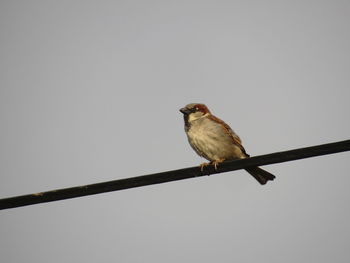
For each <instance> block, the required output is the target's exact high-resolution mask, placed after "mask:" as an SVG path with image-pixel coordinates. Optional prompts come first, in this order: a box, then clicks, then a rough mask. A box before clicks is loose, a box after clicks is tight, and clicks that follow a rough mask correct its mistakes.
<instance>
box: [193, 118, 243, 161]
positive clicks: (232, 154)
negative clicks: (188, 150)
mask: <svg viewBox="0 0 350 263" xmlns="http://www.w3.org/2000/svg"><path fill="white" fill-rule="evenodd" d="M187 137H188V141H189V143H190V145H191V146H192V148H193V149H194V150H195V151H196V152H197V154H198V155H200V156H202V157H204V158H206V159H207V160H210V161H213V160H220V159H225V160H228V159H236V158H241V157H242V156H243V155H244V154H243V153H242V151H241V148H240V147H238V146H237V145H235V144H234V142H233V139H232V135H230V134H229V133H228V132H227V131H226V130H225V128H223V127H222V126H221V125H220V124H218V123H216V122H212V121H210V120H207V119H201V120H198V121H194V122H192V123H191V126H190V128H189V129H188V130H187Z"/></svg>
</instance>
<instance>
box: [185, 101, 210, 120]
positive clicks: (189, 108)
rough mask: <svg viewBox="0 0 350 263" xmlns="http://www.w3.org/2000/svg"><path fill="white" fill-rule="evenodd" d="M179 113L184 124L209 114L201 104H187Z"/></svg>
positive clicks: (206, 108)
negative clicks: (182, 117)
mask: <svg viewBox="0 0 350 263" xmlns="http://www.w3.org/2000/svg"><path fill="white" fill-rule="evenodd" d="M180 112H181V113H183V115H184V118H185V122H191V121H194V120H197V119H199V118H201V117H203V116H204V115H206V114H210V111H209V109H208V107H207V106H205V105H204V104H201V103H190V104H187V105H186V106H185V107H183V108H181V109H180Z"/></svg>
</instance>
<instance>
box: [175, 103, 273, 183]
mask: <svg viewBox="0 0 350 263" xmlns="http://www.w3.org/2000/svg"><path fill="white" fill-rule="evenodd" d="M180 112H181V113H183V115H184V121H185V132H186V134H187V138H188V141H189V143H190V145H191V147H192V148H193V149H194V150H195V151H196V153H197V154H198V155H199V156H201V157H204V158H205V159H207V160H208V161H210V162H209V163H203V164H201V166H200V167H201V170H202V171H203V168H204V167H205V166H207V165H210V164H212V165H214V167H215V169H217V166H218V165H219V164H220V163H221V162H223V161H226V160H234V159H243V158H247V157H249V155H248V154H247V153H246V151H245V149H244V148H243V146H242V142H241V139H240V138H239V137H238V135H237V134H236V133H235V132H234V131H233V130H232V129H231V128H230V126H228V125H227V124H226V123H225V122H224V121H222V120H220V119H219V118H217V117H215V116H214V115H212V114H211V112H210V111H209V109H208V107H207V106H205V105H204V104H200V103H191V104H188V105H186V106H185V107H184V108H181V109H180ZM245 170H246V171H247V172H248V173H250V174H251V175H252V176H253V177H254V178H255V179H256V180H257V181H258V182H259V183H260V184H262V185H263V184H266V183H267V181H270V180H271V181H272V180H273V179H275V176H274V175H273V174H271V173H269V172H267V171H265V170H263V169H261V168H259V167H249V168H246V169H245Z"/></svg>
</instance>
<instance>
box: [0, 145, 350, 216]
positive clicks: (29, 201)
mask: <svg viewBox="0 0 350 263" xmlns="http://www.w3.org/2000/svg"><path fill="white" fill-rule="evenodd" d="M349 150H350V140H346V141H340V142H335V143H328V144H322V145H317V146H312V147H306V148H299V149H295V150H289V151H283V152H277V153H271V154H266V155H260V156H255V157H250V158H246V159H241V160H234V161H228V162H224V163H222V164H220V165H219V166H218V169H217V170H215V169H214V168H213V167H212V166H207V167H205V169H204V171H203V172H201V171H200V168H199V167H198V166H196V167H190V168H184V169H179V170H173V171H167V172H161V173H156V174H149V175H143V176H137V177H131V178H126V179H120V180H114V181H108V182H102V183H97V184H89V185H83V186H76V187H71V188H64V189H57V190H52V191H47V192H41V193H35V194H29V195H22V196H15V197H9V198H4V199H0V210H2V209H7V208H15V207H20V206H27V205H33V204H39V203H47V202H52V201H58V200H64V199H69V198H76V197H81V196H86V195H94V194H100V193H105V192H111V191H118V190H123V189H128V188H134V187H140V186H146V185H152V184H161V183H166V182H171V181H177V180H184V179H189V178H193V177H199V176H204V175H211V174H217V173H223V172H229V171H234V170H239V169H244V168H247V167H252V166H262V165H268V164H273V163H282V162H288V161H293V160H298V159H304V158H310V157H315V156H320V155H326V154H333V153H338V152H345V151H349Z"/></svg>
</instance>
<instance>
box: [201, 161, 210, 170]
mask: <svg viewBox="0 0 350 263" xmlns="http://www.w3.org/2000/svg"><path fill="white" fill-rule="evenodd" d="M210 164H211V162H210V163H201V164H200V166H199V167H200V168H201V172H203V169H204V167H206V166H208V165H210Z"/></svg>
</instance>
